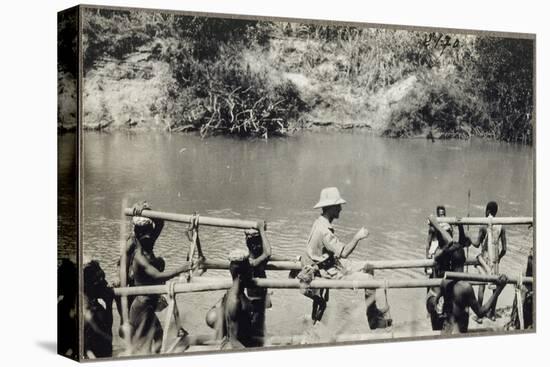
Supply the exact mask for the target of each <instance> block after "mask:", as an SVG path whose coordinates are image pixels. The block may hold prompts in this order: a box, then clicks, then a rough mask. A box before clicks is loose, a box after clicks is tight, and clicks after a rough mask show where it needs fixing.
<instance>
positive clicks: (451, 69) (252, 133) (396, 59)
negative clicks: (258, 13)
mask: <svg viewBox="0 0 550 367" xmlns="http://www.w3.org/2000/svg"><path fill="white" fill-rule="evenodd" d="M83 19H84V22H83V32H84V37H83V48H84V49H83V61H84V83H83V126H84V128H86V129H90V130H120V129H140V130H166V131H170V132H187V131H198V132H199V133H200V135H201V136H202V137H206V136H211V135H220V134H222V135H235V136H241V137H262V138H269V137H271V136H277V135H286V134H288V133H289V132H292V131H294V130H300V129H311V128H315V126H332V127H334V128H341V129H355V128H361V129H363V128H365V129H371V130H372V131H373V133H375V134H377V135H382V136H387V137H393V138H401V137H418V136H427V135H428V134H429V133H431V134H430V135H431V136H434V137H442V138H461V139H466V138H470V137H472V136H478V137H485V138H490V139H494V140H504V141H510V142H520V143H524V144H530V143H531V142H532V125H533V119H532V115H533V113H532V109H533V100H532V95H533V93H532V85H533V83H532V80H533V79H532V78H533V65H532V56H533V42H532V40H529V39H505V38H490V37H485V36H482V35H466V34H451V33H448V34H447V33H441V32H431V33H429V32H416V31H405V30H396V29H377V28H357V27H344V26H329V25H320V24H301V23H289V22H267V21H250V20H234V19H233V20H228V19H217V18H200V17H190V16H183V15H170V16H166V15H163V14H160V13H159V14H157V13H148V12H143V13H142V12H139V11H137V12H128V11H123V10H101V11H96V10H94V11H85V14H84V18H83ZM60 64H61V67H63V60H61V61H60ZM63 124H64V118H63V116H62V117H60V125H63ZM63 126H64V125H63Z"/></svg>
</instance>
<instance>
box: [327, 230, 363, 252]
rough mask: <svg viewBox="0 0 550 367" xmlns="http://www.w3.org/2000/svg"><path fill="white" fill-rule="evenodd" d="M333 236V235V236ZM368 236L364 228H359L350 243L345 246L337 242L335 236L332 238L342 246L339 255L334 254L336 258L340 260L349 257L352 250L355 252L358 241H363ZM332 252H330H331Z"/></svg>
mask: <svg viewBox="0 0 550 367" xmlns="http://www.w3.org/2000/svg"><path fill="white" fill-rule="evenodd" d="M333 236H334V235H333ZM368 236H369V231H368V230H367V229H366V228H364V227H363V228H361V229H360V230H359V231H357V233H356V234H355V235H354V236H353V238H352V239H351V241H350V242H349V243H348V244H345V245H343V243H342V242H340V241H338V239H337V238H336V236H334V238H335V239H336V241H337V242H339V243H340V246H341V245H343V247H342V249H341V252H340V255H339V256H338V252H334V251H333V252H334V254H335V255H336V256H337V257H341V258H344V259H345V258H347V257H348V256H349V255H351V253H352V252H353V250H355V248H356V247H357V244H358V243H359V241H361V240H362V239H365V238H367V237H368ZM337 249H338V246H337ZM331 251H332V250H331Z"/></svg>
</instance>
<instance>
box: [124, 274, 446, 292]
mask: <svg viewBox="0 0 550 367" xmlns="http://www.w3.org/2000/svg"><path fill="white" fill-rule="evenodd" d="M440 283H441V279H395V280H388V281H386V280H375V279H367V280H327V279H316V280H313V281H312V282H311V283H309V284H308V286H309V287H310V288H331V289H363V288H369V289H376V288H386V286H387V288H425V287H437V286H439V284H440ZM232 284H233V282H232V280H231V279H226V280H225V279H224V280H218V281H216V282H211V283H207V282H199V283H184V282H181V283H176V284H175V285H174V293H191V292H207V291H216V290H226V289H229V288H231V285H232ZM250 286H253V287H258V288H277V289H299V288H301V287H302V284H300V282H299V281H298V280H297V279H265V278H255V279H253V280H252V282H251V284H250ZM114 292H115V295H119V296H138V295H145V294H166V293H168V292H169V289H168V286H167V285H149V286H135V287H126V288H114Z"/></svg>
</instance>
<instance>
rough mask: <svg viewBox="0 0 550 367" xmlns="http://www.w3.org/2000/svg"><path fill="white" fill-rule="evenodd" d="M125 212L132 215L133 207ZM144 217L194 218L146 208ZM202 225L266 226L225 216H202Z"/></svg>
mask: <svg viewBox="0 0 550 367" xmlns="http://www.w3.org/2000/svg"><path fill="white" fill-rule="evenodd" d="M124 214H126V215H127V216H132V214H133V213H132V209H130V208H126V209H125V210H124ZM141 216H142V217H146V218H151V219H162V220H167V221H171V222H179V223H190V222H191V220H192V219H193V216H192V215H189V214H177V213H165V212H158V211H154V210H144V211H143V212H142V213H141ZM200 225H201V226H211V227H225V228H237V229H259V228H260V226H261V227H263V226H264V222H256V221H251V220H241V219H225V218H214V217H203V216H201V217H200Z"/></svg>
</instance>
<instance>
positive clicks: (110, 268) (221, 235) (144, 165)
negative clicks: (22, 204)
mask: <svg viewBox="0 0 550 367" xmlns="http://www.w3.org/2000/svg"><path fill="white" fill-rule="evenodd" d="M61 144H63V139H62V140H61ZM533 160H534V154H533V149H532V147H526V146H519V145H513V144H507V143H501V142H487V141H482V140H472V141H454V140H450V141H436V142H435V143H432V142H431V141H428V140H425V139H410V140H391V139H384V138H380V137H376V136H373V135H371V134H369V133H362V132H354V133H347V132H323V131H318V132H306V133H300V134H297V135H295V136H290V137H287V138H284V139H283V138H281V139H270V140H267V141H264V140H236V139H233V138H227V137H211V138H208V139H204V140H202V139H200V138H199V137H196V136H191V135H165V134H158V133H153V134H151V133H130V132H119V133H110V134H105V133H92V132H87V133H85V134H84V143H83V167H82V168H83V176H84V177H83V183H84V184H83V197H84V200H83V227H82V232H83V238H82V241H83V249H84V254H85V255H88V256H90V257H92V258H95V259H97V260H99V262H100V263H101V265H102V266H103V268H104V269H105V271H106V273H107V277H108V280H110V281H114V279H115V278H116V266H115V265H116V261H117V259H118V253H119V243H120V238H121V236H122V237H125V236H126V235H127V233H128V231H129V221H128V219H127V218H124V219H122V218H121V207H122V203H123V201H124V200H126V202H127V203H128V204H129V205H131V204H132V203H133V202H135V201H138V200H142V199H146V200H147V201H148V202H149V203H150V204H151V205H152V206H153V208H154V209H155V210H161V211H166V212H177V213H187V214H192V213H194V212H197V213H199V214H201V215H205V216H206V215H207V216H215V217H224V218H241V219H264V220H266V221H267V223H268V236H269V239H270V241H271V244H272V247H273V253H275V254H279V255H299V254H301V252H302V251H303V248H304V245H305V242H306V240H307V236H308V234H309V230H310V227H311V224H312V223H313V221H314V220H315V219H316V217H317V216H318V215H319V211H318V210H314V209H313V208H312V207H313V205H314V204H315V203H316V202H317V200H318V198H319V192H320V190H321V189H322V188H323V187H327V186H337V187H338V188H339V189H340V191H341V193H342V196H343V197H344V198H345V199H346V200H347V202H348V203H347V204H346V205H345V206H344V208H343V211H342V213H341V215H340V219H339V220H337V221H336V222H335V229H336V233H337V235H338V236H339V237H340V238H341V239H342V240H344V241H348V240H350V239H351V237H352V236H353V234H354V233H355V231H356V230H357V229H358V228H360V227H361V226H366V227H367V228H368V229H369V231H370V237H369V238H368V239H367V240H365V241H362V242H361V243H360V244H359V246H358V248H357V249H356V251H355V252H354V253H353V254H352V256H351V258H353V259H362V260H366V259H371V260H382V259H420V258H423V257H424V251H425V243H426V233H427V226H426V218H427V216H428V215H429V214H430V213H432V212H434V210H435V207H436V205H438V204H443V205H445V206H446V207H447V214H448V215H449V216H455V215H456V216H466V215H467V214H468V213H469V214H470V215H471V216H483V215H484V206H485V203H486V202H487V201H489V200H496V201H497V202H498V203H499V215H500V216H532V215H533V209H534V208H533V186H534V182H533ZM468 191H470V193H471V197H470V200H469V204H468ZM121 223H122V228H124V229H125V230H124V232H123V233H121ZM184 229H185V226H184V225H181V224H180V225H178V224H174V223H167V225H166V226H165V229H164V231H163V233H162V234H161V236H160V238H159V240H158V242H157V246H156V253H157V255H159V256H163V257H165V259H166V261H167V267H173V266H175V265H176V264H177V263H178V262H181V261H183V259H184V258H185V254H186V251H187V248H188V241H187V239H186V237H185V236H184ZM507 231H508V232H507V234H508V247H509V250H508V253H507V255H506V256H505V258H504V259H503V261H502V263H501V269H502V271H503V272H506V273H510V274H517V273H518V272H520V271H522V270H524V268H525V264H526V257H527V253H528V251H529V249H530V248H531V247H532V245H533V234H532V230H531V229H527V228H520V227H510V228H507ZM470 232H471V233H475V228H470ZM201 240H202V243H203V249H204V250H205V254H206V256H207V257H208V258H211V259H222V258H226V256H227V254H228V252H229V251H230V250H231V249H233V248H235V247H238V246H244V235H243V233H242V231H239V230H227V229H224V230H220V229H212V228H203V229H202V230H201ZM476 251H477V250H476ZM476 251H474V254H475V252H476ZM470 255H472V251H471V253H470ZM472 271H473V270H472ZM210 274H211V275H215V276H228V274H227V272H226V271H219V270H218V271H208V272H207V275H210ZM207 275H205V276H207ZM286 275H287V274H282V273H280V272H279V273H275V272H271V273H269V274H268V276H269V277H285V276H286ZM422 276H424V273H423V270H421V269H420V270H391V271H390V270H386V271H378V272H377V274H376V277H388V278H407V277H422ZM507 288H511V287H507ZM222 294H223V292H210V293H204V294H193V295H181V296H179V297H178V300H179V304H180V307H181V312H182V314H183V315H184V325H185V327H186V328H187V329H188V330H189V331H191V332H199V333H204V332H207V331H208V329H207V327H206V326H205V324H204V321H203V320H204V314H205V313H206V311H207V310H208V309H209V307H210V306H211V305H212V304H213V303H215V302H216V300H217V299H219V298H220V297H221V295H222ZM378 296H379V298H380V300H379V302H381V303H382V304H383V303H384V302H385V300H384V297H383V292H378ZM331 297H332V299H333V300H334V299H339V301H342V300H344V301H345V302H347V306H346V307H345V309H344V310H338V312H340V311H341V312H344V314H345V317H339V318H338V320H337V321H335V322H336V324H337V326H336V327H337V330H338V332H339V333H366V332H368V326H367V324H366V322H365V318H364V306H362V295H361V292H358V291H351V290H350V291H335V292H333V293H331ZM424 297H425V290H422V289H416V290H390V291H389V294H388V300H389V303H390V305H391V312H392V316H393V318H394V319H395V322H396V327H397V328H399V327H401V328H405V329H406V328H407V325H408V326H409V328H410V329H415V328H425V327H427V325H428V322H427V318H426V312H425V308H424V301H425V298H424ZM272 301H273V308H272V309H271V310H269V311H268V314H267V326H268V334H269V335H291V334H300V333H302V332H303V331H304V329H305V328H307V326H306V324H305V321H303V319H304V315H305V314H307V313H309V312H310V302H309V301H308V300H307V299H305V297H303V296H301V295H299V294H298V291H296V290H274V291H273V294H272ZM334 304H337V303H336V302H334ZM510 304H511V292H508V295H507V296H504V297H502V300H501V301H500V303H499V307H500V306H502V307H504V306H507V305H510ZM331 327H335V326H334V325H332V326H331ZM413 334H414V333H413Z"/></svg>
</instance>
